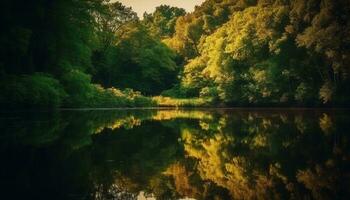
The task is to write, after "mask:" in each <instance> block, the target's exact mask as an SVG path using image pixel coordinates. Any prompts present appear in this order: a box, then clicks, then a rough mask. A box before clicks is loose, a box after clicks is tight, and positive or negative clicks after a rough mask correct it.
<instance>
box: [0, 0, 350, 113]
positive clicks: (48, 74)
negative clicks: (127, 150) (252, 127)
mask: <svg viewBox="0 0 350 200" xmlns="http://www.w3.org/2000/svg"><path fill="white" fill-rule="evenodd" d="M349 19H350V3H349V1H348V0H337V1H334V0H308V1H306V0H206V1H205V2H204V3H203V4H202V5H199V6H196V8H195V10H194V11H193V12H191V13H188V12H186V11H185V10H184V9H182V8H177V7H171V6H168V5H161V6H159V7H157V8H156V9H155V11H154V12H153V13H144V15H143V17H142V18H140V17H138V16H137V14H136V13H135V12H134V11H133V10H132V8H130V7H127V6H124V5H123V4H121V3H120V2H118V1H113V2H112V1H109V0H16V1H13V0H2V1H1V2H0V22H1V25H2V27H3V28H2V31H1V32H0V46H1V48H0V108H2V109H13V108H41V109H55V108H86V107H95V108H98V107H100V108H107V107H156V106H176V107H182V106H183V107H192V106H193V107H194V106H198V107H201V106H202V107H203V106H205V107H208V106H213V107H224V106H227V107H235V106H272V107H273V106H276V107H277V106H293V107H295V106H300V107H331V106H335V107H346V106H349V100H350V74H349V73H350V66H349V64H350V20H349Z"/></svg>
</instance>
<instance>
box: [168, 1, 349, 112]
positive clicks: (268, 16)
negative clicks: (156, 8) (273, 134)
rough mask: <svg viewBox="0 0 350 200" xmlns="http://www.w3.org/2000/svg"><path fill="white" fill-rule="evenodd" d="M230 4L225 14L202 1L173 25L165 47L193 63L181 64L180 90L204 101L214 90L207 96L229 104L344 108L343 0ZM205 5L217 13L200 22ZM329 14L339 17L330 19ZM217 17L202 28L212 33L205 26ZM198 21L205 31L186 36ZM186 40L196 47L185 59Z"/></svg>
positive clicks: (210, 3)
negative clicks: (198, 94)
mask: <svg viewBox="0 0 350 200" xmlns="http://www.w3.org/2000/svg"><path fill="white" fill-rule="evenodd" d="M230 2H231V4H230V5H231V6H232V7H231V6H229V7H228V9H227V10H226V11H225V10H222V9H221V8H220V5H222V2H221V1H216V2H213V1H209V0H208V1H206V3H204V4H203V5H202V6H201V7H200V8H197V10H196V11H195V12H194V13H200V14H198V15H196V14H189V15H186V16H184V17H183V19H181V18H179V20H178V25H179V26H178V27H177V28H178V29H177V30H179V33H177V35H176V34H175V36H174V37H173V38H172V39H171V40H169V43H168V44H169V46H171V47H173V48H174V49H176V50H177V51H178V52H179V53H180V54H182V55H184V56H185V57H187V58H193V57H194V58H193V59H189V60H187V61H188V63H187V64H186V65H185V67H184V70H183V76H182V80H181V87H183V88H187V89H194V90H196V91H198V92H201V93H204V94H206V93H208V88H215V89H216V90H215V95H214V96H216V95H217V96H218V98H219V100H220V101H222V102H225V103H227V104H231V105H291V104H297V105H308V106H312V105H319V103H320V101H319V99H320V100H321V101H322V102H323V103H329V102H332V101H333V102H334V103H335V104H336V103H337V102H338V103H340V102H342V104H344V103H345V101H346V100H345V99H346V98H343V97H344V96H347V95H346V94H345V91H349V87H348V86H346V85H348V84H349V79H348V75H347V74H348V72H347V70H348V69H349V68H348V67H347V65H348V64H347V62H346V59H347V57H348V56H349V51H347V50H346V49H347V48H346V47H344V45H348V44H349V41H350V40H347V39H346V38H347V36H345V35H348V34H347V30H348V29H347V28H346V26H348V23H349V22H348V20H346V16H347V15H348V12H347V11H349V6H347V5H345V1H344V2H343V1H339V2H334V1H326V2H325V3H319V2H310V3H308V4H307V3H306V2H304V1H295V2H291V3H289V2H283V1H257V2H256V4H255V3H254V2H250V3H248V2H246V3H245V4H242V1H230ZM212 4H215V5H216V6H212V7H213V8H214V9H212V10H215V9H217V10H215V11H214V13H212V14H210V15H208V14H207V13H206V12H207V11H205V9H204V8H205V7H206V6H205V5H212ZM242 5H243V6H242ZM318 6H319V7H320V10H317V9H316V8H317V7H318ZM336 8H339V9H340V11H339V13H337V14H334V13H335V9H336ZM201 9H204V11H203V10H201ZM225 12H227V13H232V15H231V17H230V18H227V19H226V20H224V19H225V17H222V19H223V21H222V22H223V24H222V25H220V23H219V24H217V26H216V27H217V28H216V29H215V32H211V31H206V30H205V28H203V27H213V25H211V24H212V23H213V22H215V21H216V20H214V21H213V19H217V18H215V17H216V16H224V14H223V13H225ZM205 13H206V14H205ZM220 13H221V14H220ZM341 13H343V14H341ZM200 16H205V17H204V19H206V20H207V21H206V22H205V23H204V24H205V26H202V25H199V26H198V27H201V28H199V29H198V30H197V28H194V29H193V27H192V25H193V23H194V24H198V23H199V24H200V23H201V22H199V21H200V20H202V19H201V18H200ZM337 16H339V17H337ZM340 16H341V17H340ZM213 17H214V18H213ZM198 20H199V21H198ZM214 27H215V26H214ZM200 29H201V30H200ZM196 30H197V31H196ZM197 32H198V33H199V34H200V35H199V36H197V34H196V33H197ZM181 34H183V35H182V36H181ZM186 34H187V35H186ZM186 40H187V41H192V44H196V45H195V46H194V47H193V49H196V48H197V50H198V51H197V50H196V51H197V53H195V54H191V53H190V54H191V55H190V54H189V53H188V52H186V51H188V49H191V48H188V47H189V46H186V45H184V43H183V41H186ZM180 41H182V42H180ZM193 41H196V42H195V43H194V42H193ZM176 44H181V45H182V47H181V48H183V50H181V48H178V47H179V46H178V47H176ZM181 45H180V46H181ZM340 55H342V56H340ZM318 89H319V92H317V90H318ZM213 91H214V90H213ZM337 96H339V97H341V98H336V97H337Z"/></svg>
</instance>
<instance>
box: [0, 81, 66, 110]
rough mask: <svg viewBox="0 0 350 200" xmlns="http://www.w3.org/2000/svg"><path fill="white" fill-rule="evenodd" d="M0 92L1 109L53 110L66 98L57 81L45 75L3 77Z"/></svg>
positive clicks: (0, 82)
mask: <svg viewBox="0 0 350 200" xmlns="http://www.w3.org/2000/svg"><path fill="white" fill-rule="evenodd" d="M0 91H1V96H0V105H1V107H2V108H16V107H19V108H34V107H39V108H55V107H58V106H60V104H61V102H62V100H63V99H64V98H65V97H66V93H65V91H64V90H63V87H62V86H61V84H60V83H59V81H58V80H56V79H54V78H52V77H51V76H50V75H47V74H34V75H31V76H28V75H23V76H8V77H4V78H2V79H1V81H0Z"/></svg>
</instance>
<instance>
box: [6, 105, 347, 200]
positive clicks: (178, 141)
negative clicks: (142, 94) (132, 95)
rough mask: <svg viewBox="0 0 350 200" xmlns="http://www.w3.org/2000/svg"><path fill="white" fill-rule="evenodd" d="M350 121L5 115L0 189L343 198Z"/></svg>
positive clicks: (275, 116) (188, 114) (301, 113)
mask: <svg viewBox="0 0 350 200" xmlns="http://www.w3.org/2000/svg"><path fill="white" fill-rule="evenodd" d="M349 123H350V112H349V111H346V110H312V109H310V110H303V109H297V110H292V109H286V110H278V109H270V110H268V109H257V110H254V109H198V110H176V109H160V110H157V109H143V110H142V109H140V110H138V109H130V110H118V109H117V110H108V109H106V110H70V111H69V110H65V111H59V112H14V113H2V114H1V115H0V128H1V129H0V130H1V135H0V155H1V160H2V162H1V165H0V178H1V179H0V184H1V186H0V188H1V191H2V192H1V195H2V199H96V200H100V199H101V200H102V199H125V200H127V199H140V200H141V199H198V200H200V199H215V200H219V199H349V198H350V190H349V189H350V135H349ZM4 197H5V198H4Z"/></svg>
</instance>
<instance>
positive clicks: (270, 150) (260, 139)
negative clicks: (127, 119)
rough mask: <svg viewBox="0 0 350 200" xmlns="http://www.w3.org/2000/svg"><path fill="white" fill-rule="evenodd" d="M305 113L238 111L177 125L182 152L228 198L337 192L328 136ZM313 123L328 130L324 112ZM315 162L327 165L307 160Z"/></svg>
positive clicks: (336, 173) (319, 195)
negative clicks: (225, 192)
mask: <svg viewBox="0 0 350 200" xmlns="http://www.w3.org/2000/svg"><path fill="white" fill-rule="evenodd" d="M306 114H309V113H306ZM306 114H298V113H296V114H295V115H294V114H293V113H292V114H289V115H285V114H283V115H274V114H271V113H270V114H268V115H261V114H259V113H238V114H237V115H239V117H237V116H236V117H235V116H225V115H223V116H224V117H225V120H223V119H217V120H214V121H212V122H210V121H207V122H206V123H204V122H202V121H201V122H200V123H199V124H200V126H199V127H200V129H198V127H196V128H193V127H192V128H189V127H184V128H182V131H181V132H182V140H183V141H184V147H185V152H186V154H187V155H188V156H189V157H192V158H195V159H197V160H198V165H197V170H198V173H199V174H200V176H201V178H202V179H203V180H209V181H212V182H214V183H216V184H217V185H219V186H221V187H224V188H226V189H227V190H229V191H230V194H231V196H232V198H234V199H276V198H277V199H281V198H282V199H283V198H293V197H294V198H298V197H302V196H303V197H305V198H306V197H307V196H308V193H306V192H305V191H304V189H306V190H309V191H310V193H309V194H310V195H312V197H313V198H315V199H331V198H332V197H333V198H334V197H339V194H338V193H337V192H336V191H337V190H336V186H337V184H339V181H340V179H341V177H340V176H339V175H340V174H341V173H340V172H339V170H337V169H332V166H333V168H334V167H335V166H337V165H334V162H331V161H329V160H328V159H329V158H330V156H332V152H333V146H332V145H333V144H332V140H333V138H332V137H327V136H324V135H323V134H322V132H321V131H319V129H318V123H319V122H318V120H317V119H318V118H317V117H316V118H310V117H309V116H307V115H306ZM311 114H312V113H311ZM281 119H282V120H281ZM319 125H320V128H321V130H322V131H324V132H328V133H329V132H330V131H332V130H333V131H334V128H332V127H334V126H335V125H334V124H333V123H331V120H330V117H329V115H327V114H323V116H322V117H321V119H320V123H319ZM208 127H215V128H213V129H209V128H208ZM300 133H304V134H306V135H304V134H302V135H300ZM327 135H328V134H327ZM344 147H345V146H344ZM337 152H338V153H339V151H337ZM286 158H288V159H289V160H288V159H286ZM320 162H321V163H322V162H326V163H327V164H326V166H325V167H320V166H319V165H316V167H315V168H314V167H313V166H314V165H313V164H311V163H320ZM343 162H349V159H348V158H347V159H346V161H345V160H344V161H343ZM332 163H333V165H332ZM338 164H340V163H338ZM329 171H331V172H329ZM348 178H349V177H348ZM296 180H297V181H296ZM300 183H302V185H300ZM303 188H304V189H303ZM286 195H287V196H286Z"/></svg>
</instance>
